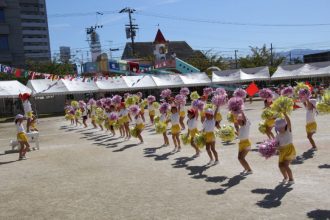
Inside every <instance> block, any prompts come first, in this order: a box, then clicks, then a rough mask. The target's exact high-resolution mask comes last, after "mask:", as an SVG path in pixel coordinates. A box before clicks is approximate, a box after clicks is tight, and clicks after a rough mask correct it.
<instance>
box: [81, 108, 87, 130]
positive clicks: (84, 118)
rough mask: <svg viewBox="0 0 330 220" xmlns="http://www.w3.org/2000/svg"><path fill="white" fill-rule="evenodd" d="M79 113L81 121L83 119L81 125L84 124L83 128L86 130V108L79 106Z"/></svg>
mask: <svg viewBox="0 0 330 220" xmlns="http://www.w3.org/2000/svg"><path fill="white" fill-rule="evenodd" d="M80 111H81V112H82V119H83V124H84V127H85V128H87V123H86V121H87V115H88V112H87V111H88V110H87V107H86V104H85V103H84V104H82V105H81V106H80Z"/></svg>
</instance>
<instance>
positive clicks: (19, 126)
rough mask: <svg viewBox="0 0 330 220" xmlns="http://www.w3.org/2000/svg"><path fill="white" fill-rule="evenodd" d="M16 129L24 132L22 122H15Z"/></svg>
mask: <svg viewBox="0 0 330 220" xmlns="http://www.w3.org/2000/svg"><path fill="white" fill-rule="evenodd" d="M16 130H17V133H21V132H25V130H24V127H23V124H22V123H20V124H19V123H16Z"/></svg>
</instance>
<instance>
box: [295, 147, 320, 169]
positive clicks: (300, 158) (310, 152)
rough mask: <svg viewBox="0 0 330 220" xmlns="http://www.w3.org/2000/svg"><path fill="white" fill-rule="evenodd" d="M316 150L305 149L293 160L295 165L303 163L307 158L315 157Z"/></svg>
mask: <svg viewBox="0 0 330 220" xmlns="http://www.w3.org/2000/svg"><path fill="white" fill-rule="evenodd" d="M314 153H315V151H314V150H313V149H309V150H307V151H305V152H304V153H303V154H302V155H301V156H297V157H296V159H295V160H293V161H292V164H293V165H298V164H303V163H304V162H305V161H306V160H309V159H312V158H313V157H314Z"/></svg>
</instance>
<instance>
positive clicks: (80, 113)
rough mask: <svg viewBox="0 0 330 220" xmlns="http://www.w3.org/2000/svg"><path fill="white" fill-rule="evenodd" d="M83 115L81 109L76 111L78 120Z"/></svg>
mask: <svg viewBox="0 0 330 220" xmlns="http://www.w3.org/2000/svg"><path fill="white" fill-rule="evenodd" d="M81 115H82V112H81V111H80V109H77V110H76V111H75V116H76V117H77V118H80V117H81Z"/></svg>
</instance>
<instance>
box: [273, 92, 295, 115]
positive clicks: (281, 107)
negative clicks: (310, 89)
mask: <svg viewBox="0 0 330 220" xmlns="http://www.w3.org/2000/svg"><path fill="white" fill-rule="evenodd" d="M293 104H294V103H293V100H292V99H291V98H289V97H286V96H280V97H279V98H277V99H276V100H275V101H274V102H273V104H272V107H271V109H272V110H273V111H274V112H275V113H288V114H290V113H291V112H292V110H293Z"/></svg>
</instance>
